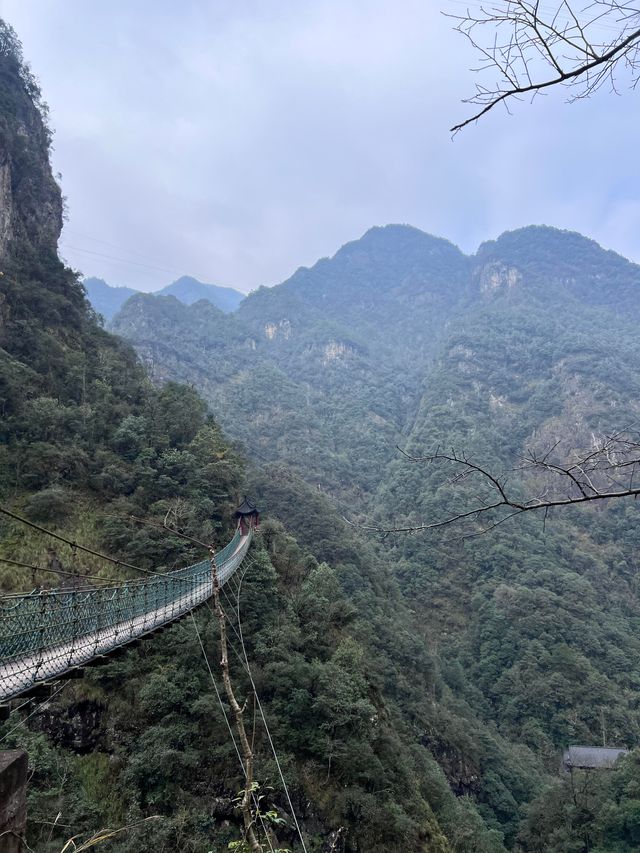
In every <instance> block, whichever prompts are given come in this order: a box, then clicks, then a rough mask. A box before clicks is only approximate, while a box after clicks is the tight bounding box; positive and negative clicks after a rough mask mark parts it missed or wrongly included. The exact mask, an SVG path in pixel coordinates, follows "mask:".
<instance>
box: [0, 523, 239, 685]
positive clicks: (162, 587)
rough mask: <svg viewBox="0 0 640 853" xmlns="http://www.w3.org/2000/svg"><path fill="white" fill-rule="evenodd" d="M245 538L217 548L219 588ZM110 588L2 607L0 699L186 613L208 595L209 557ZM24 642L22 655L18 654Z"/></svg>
mask: <svg viewBox="0 0 640 853" xmlns="http://www.w3.org/2000/svg"><path fill="white" fill-rule="evenodd" d="M250 540H251V532H249V535H247V536H240V535H238V534H236V536H235V537H234V539H233V540H232V541H231V542H230V543H229V545H228V546H227V547H226V548H225V549H223V551H222V552H221V554H220V556H221V557H222V559H221V562H220V564H219V565H218V567H217V571H218V579H219V582H220V585H223V584H224V583H226V582H227V581H228V580H229V578H230V577H231V576H232V575H233V574H234V572H235V571H236V570H237V568H238V567H239V566H240V564H241V563H242V560H243V559H244V556H245V554H246V552H247V550H248V547H249V542H250ZM109 592H110V595H104V593H105V590H95V591H92V592H89V593H87V592H86V591H77V592H67V593H60V592H55V593H51V592H45V593H41V594H40V595H39V596H36V597H35V599H34V596H30V597H27V596H25V597H23V598H21V599H18V602H17V603H16V604H12V606H11V608H10V609H8V610H6V611H5V613H4V615H2V617H1V621H0V701H6V700H8V699H11V698H12V697H13V696H17V695H19V694H20V693H22V692H24V691H25V690H27V689H29V688H30V687H32V686H33V685H35V684H37V683H38V682H41V681H45V680H48V679H52V678H56V677H60V676H62V675H64V673H65V672H67V671H68V670H69V669H71V668H73V667H75V666H80V665H82V664H87V663H89V662H90V661H92V660H93V659H94V658H96V657H98V656H99V655H101V654H105V653H108V652H111V651H113V650H114V649H116V648H118V647H119V646H122V645H124V644H125V643H128V642H130V641H131V640H134V639H136V638H137V637H142V636H144V634H147V633H149V632H150V631H153V630H155V629H156V628H159V627H161V626H162V625H167V624H169V623H171V622H173V621H175V620H176V619H179V618H180V617H182V616H184V615H186V614H187V613H189V612H190V611H191V610H193V609H194V608H195V607H197V606H198V605H200V604H202V603H203V602H204V601H206V600H207V599H208V598H210V597H211V595H212V594H213V581H212V577H211V569H210V565H209V561H203V562H202V563H197V564H196V565H194V566H189V567H187V568H186V569H179V570H178V571H177V572H171V573H169V574H167V575H158V576H155V577H153V578H151V579H149V580H148V581H147V580H145V581H143V582H137V583H135V584H130V585H124V586H123V587H119V588H116V589H115V590H110V591H109ZM27 599H28V604H29V605H30V607H31V609H30V610H29V611H28V613H27V618H25V614H24V612H23V611H24V610H25V608H24V607H23V608H22V611H21V608H20V606H19V604H20V602H22V601H25V600H27ZM34 600H35V601H36V607H35V608H34V606H33V604H34ZM69 614H71V621H70V619H69ZM56 617H58V624H59V626H60V630H59V631H58V632H57V634H56ZM101 623H102V624H101ZM89 626H91V627H92V630H87V629H88V628H89ZM29 646H30V647H31V648H30V649H29V650H28V651H26V653H22V654H21V653H20V652H19V651H18V652H16V650H18V649H20V647H29Z"/></svg>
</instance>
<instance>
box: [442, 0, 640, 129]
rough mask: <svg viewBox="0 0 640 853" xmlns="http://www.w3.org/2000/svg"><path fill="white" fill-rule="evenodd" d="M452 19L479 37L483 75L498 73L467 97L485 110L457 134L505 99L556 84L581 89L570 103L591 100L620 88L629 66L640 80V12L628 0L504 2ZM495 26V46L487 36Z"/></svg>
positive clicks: (477, 45)
mask: <svg viewBox="0 0 640 853" xmlns="http://www.w3.org/2000/svg"><path fill="white" fill-rule="evenodd" d="M445 14H447V17H450V18H453V19H454V20H455V21H457V25H456V29H457V30H458V32H460V33H462V34H463V35H464V36H465V37H466V38H467V39H469V41H470V42H471V44H472V46H473V48H474V50H475V51H476V52H477V53H478V54H479V56H480V58H481V64H480V67H479V68H476V69H474V70H475V71H476V72H484V71H487V70H490V69H493V70H494V71H497V72H498V80H497V82H496V83H495V84H494V85H493V86H486V85H485V84H483V83H478V84H476V93H475V95H474V96H473V97H471V98H468V99H467V100H466V101H465V102H466V103H470V104H475V105H477V106H478V107H479V109H478V110H476V111H475V112H474V113H473V115H471V116H470V117H469V118H467V119H465V120H464V121H462V122H460V123H459V124H456V125H454V126H453V127H452V128H451V131H452V133H454V134H455V133H457V132H458V131H459V130H462V128H463V127H466V126H467V125H468V124H471V123H472V122H475V121H477V120H478V119H479V118H481V117H482V116H484V115H485V114H486V113H488V112H489V111H490V110H492V109H493V108H494V107H496V106H497V105H498V104H505V105H506V106H507V108H508V104H509V102H510V101H511V100H512V99H514V98H515V99H518V98H521V97H522V96H524V95H531V97H535V95H537V94H539V93H541V92H544V91H546V90H547V89H550V88H552V87H554V86H567V87H571V88H574V89H576V91H575V92H574V93H573V94H572V95H571V97H570V98H569V100H570V101H574V100H578V99H580V98H586V97H589V96H590V95H591V94H593V92H595V91H596V90H597V89H599V88H601V87H602V86H603V85H604V84H605V83H607V82H608V83H609V85H610V87H611V89H612V91H614V92H615V91H617V86H616V79H617V74H618V73H619V71H620V68H621V67H624V68H626V69H627V71H628V73H629V75H630V87H631V88H635V86H636V85H637V84H638V81H639V79H640V9H639V8H638V7H637V6H635V5H633V3H631V2H627V0H592V2H589V3H587V4H586V5H585V6H577V5H575V4H573V3H572V2H569V0H552V3H551V6H550V7H544V8H543V7H542V6H541V4H540V2H539V0H496V2H495V3H494V4H493V5H490V6H484V5H482V6H480V8H479V11H478V12H472V11H471V10H470V9H468V10H467V12H466V14H465V15H451V14H448V13H445ZM486 29H489V30H491V31H492V37H491V39H490V46H489V47H486V46H485V44H483V39H482V33H483V32H484V31H485V30H486Z"/></svg>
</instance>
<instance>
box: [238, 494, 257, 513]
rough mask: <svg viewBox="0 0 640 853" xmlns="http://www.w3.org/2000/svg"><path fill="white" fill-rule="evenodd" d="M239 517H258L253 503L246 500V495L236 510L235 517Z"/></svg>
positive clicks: (249, 499)
mask: <svg viewBox="0 0 640 853" xmlns="http://www.w3.org/2000/svg"><path fill="white" fill-rule="evenodd" d="M240 515H258V507H257V506H256V505H255V502H254V501H252V500H251V498H248V497H247V496H246V495H245V496H244V500H243V501H242V503H241V504H240V506H239V507H238V509H237V510H236V516H240Z"/></svg>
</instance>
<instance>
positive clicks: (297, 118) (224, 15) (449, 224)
mask: <svg viewBox="0 0 640 853" xmlns="http://www.w3.org/2000/svg"><path fill="white" fill-rule="evenodd" d="M473 4H474V3H473V0H472V4H471V5H473ZM467 5H468V4H467V3H466V2H460V0H366V2H365V0H361V1H360V0H313V2H312V0H268V1H267V2H264V0H254V2H249V0H229V2H227V0H180V2H178V0H133V2H132V0H92V2H88V0H0V15H1V16H2V17H3V18H4V19H5V20H7V21H8V22H9V23H10V24H12V26H13V27H14V28H15V30H16V31H17V33H18V36H19V37H20V39H21V40H22V42H23V45H24V52H25V56H26V58H27V59H28V60H29V61H30V63H31V65H32V68H33V70H34V72H35V73H36V75H37V76H38V78H39V79H40V81H41V85H42V89H43V91H44V95H45V98H46V100H47V101H48V103H49V105H50V108H51V123H52V125H53V127H54V129H55V138H54V145H55V150H54V169H55V171H59V172H61V173H62V181H61V183H62V189H63V193H64V194H65V196H66V197H67V202H68V215H69V219H68V223H67V226H66V227H65V231H64V233H63V237H62V240H61V252H62V254H63V256H64V257H65V258H66V260H67V261H68V262H69V263H70V264H71V265H72V266H74V267H75V268H78V269H80V270H82V271H83V272H84V273H85V274H87V275H98V276H100V277H102V278H105V279H106V280H107V281H108V282H109V283H110V284H126V285H130V286H132V287H137V288H139V289H143V290H154V289H156V288H158V287H162V286H164V285H165V284H167V283H168V282H169V281H172V280H173V279H175V278H177V277H178V275H180V274H189V275H193V276H196V277H197V278H200V279H201V280H203V281H209V282H213V283H216V284H222V285H228V286H231V287H236V288H238V289H239V290H243V291H248V290H250V289H253V288H255V287H258V286H259V285H261V284H276V283H278V282H280V281H282V280H284V279H285V278H287V277H288V276H289V275H290V274H291V273H292V272H293V271H294V270H295V269H296V268H297V267H299V266H302V265H305V266H309V265H311V264H313V263H314V262H315V261H316V260H317V259H318V258H320V257H322V256H326V255H332V254H334V253H335V251H336V250H337V249H338V248H339V247H340V246H341V245H342V244H343V243H345V242H347V241H348V240H352V239H355V238H357V237H359V236H360V235H361V234H362V233H363V232H364V231H366V230H367V229H368V228H370V227H371V226H372V225H382V224H386V223H389V222H405V223H409V224H411V225H415V226H417V227H418V228H421V229H423V230H425V231H428V232H430V233H433V234H437V235H439V236H443V237H447V238H449V239H450V240H452V241H454V242H455V243H457V244H458V245H459V246H461V248H463V249H464V250H465V251H467V252H473V251H475V250H476V248H477V246H478V244H479V243H480V242H482V241H483V240H486V239H492V238H494V237H496V236H498V234H500V233H501V232H502V231H505V230H507V229H511V228H515V227H518V226H522V225H527V224H531V223H535V224H540V223H545V224H549V225H556V226H559V227H562V228H570V229H573V230H577V231H581V232H582V233H584V234H586V235H588V236H590V237H593V238H595V239H596V240H598V242H600V243H601V244H602V245H604V246H605V247H607V248H612V249H615V250H617V251H619V252H621V253H622V254H624V255H626V256H627V257H630V258H632V259H633V260H640V176H639V171H638V151H639V150H640V121H639V120H638V96H637V95H634V94H633V93H628V94H627V93H625V94H624V95H623V96H621V97H616V96H612V95H609V94H608V93H605V92H602V93H600V94H599V95H597V96H595V97H594V98H592V99H591V100H589V101H583V102H579V103H577V104H574V105H571V106H567V105H565V103H564V97H565V96H566V93H558V94H557V95H551V96H549V97H546V98H540V99H539V100H537V101H536V102H535V103H534V104H529V103H523V104H518V105H516V107H515V109H514V114H513V115H512V116H509V115H507V114H506V113H505V112H504V111H499V112H498V111H496V112H495V114H491V115H489V116H487V117H486V118H485V119H484V120H483V121H482V122H481V123H480V124H479V125H477V126H472V127H470V128H468V129H467V130H465V131H463V133H461V134H459V135H458V136H457V137H456V138H455V139H454V140H453V141H452V139H451V136H450V134H449V132H448V128H449V127H450V126H451V125H452V124H453V123H454V122H456V121H457V120H459V119H461V118H464V117H465V116H466V115H467V113H468V107H467V106H465V105H464V104H462V103H461V100H462V98H464V97H465V96H468V95H470V94H471V93H472V91H473V88H474V75H473V74H472V73H471V72H470V71H469V68H470V67H471V66H473V65H474V62H476V59H475V57H474V56H473V54H472V53H471V51H470V49H469V47H468V46H467V44H466V42H465V41H464V39H463V38H462V37H461V36H460V35H459V34H457V33H454V32H453V31H452V22H451V21H450V20H448V19H447V18H445V17H444V16H443V15H442V14H441V11H449V12H453V13H456V12H461V11H464V8H465V7H466V6H467ZM107 256H108V257H107Z"/></svg>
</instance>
